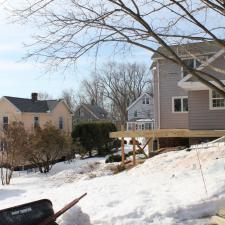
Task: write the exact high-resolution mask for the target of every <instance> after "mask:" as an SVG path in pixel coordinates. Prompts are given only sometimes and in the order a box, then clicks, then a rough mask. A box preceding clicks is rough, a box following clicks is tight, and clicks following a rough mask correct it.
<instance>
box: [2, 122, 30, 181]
mask: <svg viewBox="0 0 225 225" xmlns="http://www.w3.org/2000/svg"><path fill="white" fill-rule="evenodd" d="M18 134H19V135H18ZM1 143H2V144H1V145H2V151H1V181H2V185H5V184H6V185H8V184H10V181H11V178H12V174H13V171H14V168H15V167H16V166H21V165H23V164H24V155H25V152H27V151H28V146H29V145H28V134H27V132H26V131H25V129H24V126H23V124H22V123H21V122H13V123H11V124H10V125H8V127H7V128H6V129H5V130H4V135H3V137H2V139H1Z"/></svg>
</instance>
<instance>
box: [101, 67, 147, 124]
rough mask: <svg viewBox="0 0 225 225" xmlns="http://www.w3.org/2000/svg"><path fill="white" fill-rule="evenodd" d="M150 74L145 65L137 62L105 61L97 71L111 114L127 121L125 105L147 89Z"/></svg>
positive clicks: (123, 121) (122, 120)
mask: <svg viewBox="0 0 225 225" xmlns="http://www.w3.org/2000/svg"><path fill="white" fill-rule="evenodd" d="M150 82H151V81H150V75H149V71H148V70H147V68H146V66H145V65H141V64H137V63H133V64H131V63H127V64H124V63H107V64H105V65H104V66H103V68H102V69H101V70H100V71H99V83H100V84H101V85H102V87H103V95H104V96H105V98H107V99H108V101H109V102H110V107H111V114H112V116H113V117H115V118H116V119H117V120H119V121H121V122H122V123H125V122H126V121H127V107H128V106H129V105H130V103H131V102H133V101H134V100H136V99H137V98H138V97H139V96H140V95H141V94H142V93H143V92H145V91H146V90H147V87H148V85H149V83H150Z"/></svg>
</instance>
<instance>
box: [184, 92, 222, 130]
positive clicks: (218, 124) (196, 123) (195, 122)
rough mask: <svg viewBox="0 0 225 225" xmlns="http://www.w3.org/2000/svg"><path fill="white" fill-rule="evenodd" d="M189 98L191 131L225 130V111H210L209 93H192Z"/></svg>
mask: <svg viewBox="0 0 225 225" xmlns="http://www.w3.org/2000/svg"><path fill="white" fill-rule="evenodd" d="M188 97H189V128H190V129H191V130H207V129H209V130H210V129H214V130H220V129H225V110H210V109H209V91H190V92H189V95H188Z"/></svg>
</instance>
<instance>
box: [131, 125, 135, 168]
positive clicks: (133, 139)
mask: <svg viewBox="0 0 225 225" xmlns="http://www.w3.org/2000/svg"><path fill="white" fill-rule="evenodd" d="M133 131H134V128H133ZM132 144H133V165H134V166H135V165H136V155H135V151H136V140H135V137H133V138H132Z"/></svg>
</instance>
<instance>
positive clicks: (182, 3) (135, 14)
mask: <svg viewBox="0 0 225 225" xmlns="http://www.w3.org/2000/svg"><path fill="white" fill-rule="evenodd" d="M26 2H27V1H26ZM27 4H28V5H26V7H24V8H22V9H20V10H16V11H15V13H16V14H17V15H18V16H20V18H23V19H24V18H26V20H27V18H29V19H30V20H32V18H34V20H35V18H36V16H38V18H39V19H38V20H35V22H37V23H38V25H39V26H40V27H42V28H44V29H43V31H44V32H43V33H42V34H40V35H36V43H34V45H32V47H35V46H36V48H31V52H30V54H29V55H28V56H34V57H39V59H41V60H42V61H43V62H48V63H49V62H50V63H52V65H55V66H57V65H59V64H61V63H67V64H69V63H71V62H74V61H76V60H77V59H78V58H80V57H81V56H82V55H84V54H85V53H87V52H88V51H89V50H91V49H93V48H94V47H99V46H100V45H102V44H105V43H112V44H115V46H116V47H118V46H120V47H122V48H124V47H127V46H131V45H132V46H136V47H140V48H143V49H145V50H147V51H150V52H153V53H158V54H159V55H160V57H163V58H165V59H168V60H170V61H171V63H176V64H178V65H180V66H182V67H183V68H184V69H185V70H186V71H187V72H188V73H190V74H192V76H194V77H195V78H197V79H198V80H199V81H200V82H202V83H203V84H205V85H207V86H208V87H209V88H211V89H214V90H216V91H217V92H218V93H220V94H221V95H223V96H225V88H224V84H223V83H222V82H221V81H220V80H219V79H217V78H216V77H214V76H213V75H212V74H208V73H207V72H202V71H200V70H197V69H194V68H192V67H190V66H188V65H187V64H186V63H185V62H184V61H183V60H182V58H181V56H180V55H179V51H176V50H175V49H174V48H173V47H171V45H172V44H178V45H180V44H183V43H188V42H192V41H203V42H207V44H209V45H210V44H211V43H212V42H209V41H213V43H214V44H216V45H218V46H219V47H220V48H221V49H223V50H225V42H224V40H223V39H224V37H223V35H221V32H222V34H223V30H224V11H225V5H224V1H223V0H217V1H212V0H197V1H196V0H168V1H164V0H140V1H134V0H79V1H74V0H64V1H59V0H40V1H31V2H30V1H29V2H27ZM162 15H165V16H162ZM40 18H41V19H40ZM212 18H213V20H214V21H217V22H215V23H214V24H213V23H212ZM158 47H163V49H164V50H163V51H162V49H161V50H160V49H159V48H158ZM195 57H197V55H196V56H195ZM219 69H220V68H219ZM220 71H222V70H220ZM222 74H223V75H224V72H223V73H222ZM209 78H210V79H211V80H213V81H214V82H215V83H212V82H210V81H209Z"/></svg>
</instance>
